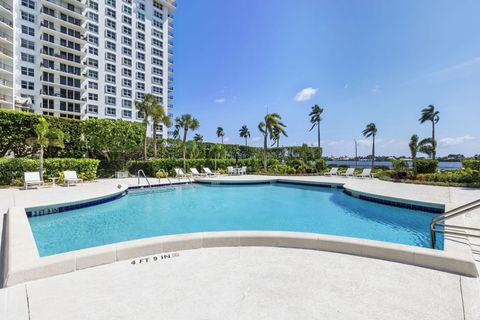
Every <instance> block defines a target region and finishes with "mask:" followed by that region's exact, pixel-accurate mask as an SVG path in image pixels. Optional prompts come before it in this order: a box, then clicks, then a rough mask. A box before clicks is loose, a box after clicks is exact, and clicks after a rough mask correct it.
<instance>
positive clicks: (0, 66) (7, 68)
mask: <svg viewBox="0 0 480 320" xmlns="http://www.w3.org/2000/svg"><path fill="white" fill-rule="evenodd" d="M0 69H2V70H5V71H8V72H13V67H12V66H10V65H8V64H5V63H1V62H0Z"/></svg>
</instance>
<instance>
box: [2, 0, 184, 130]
mask: <svg viewBox="0 0 480 320" xmlns="http://www.w3.org/2000/svg"><path fill="white" fill-rule="evenodd" d="M4 1H12V0H0V16H1V20H0V44H1V48H2V50H1V51H0V58H1V65H0V66H1V68H0V72H1V73H0V79H1V81H2V82H0V90H1V91H0V103H1V104H2V107H7V108H15V106H17V107H19V106H22V107H25V106H26V105H28V104H29V103H30V101H31V104H30V107H31V109H32V111H34V112H36V113H40V114H45V115H51V116H59V117H67V118H74V119H86V118H93V117H94V118H111V119H124V120H132V121H141V120H142V115H141V114H139V113H138V112H137V111H136V109H135V101H136V100H140V99H142V98H143V97H144V95H145V94H147V93H151V94H153V95H155V96H156V97H157V99H158V100H159V101H160V102H161V103H162V105H163V106H164V107H165V111H166V112H168V108H169V107H171V100H172V99H173V96H172V90H173V87H172V80H173V77H172V73H173V51H172V50H173V48H172V47H173V42H172V41H173V16H172V13H173V11H174V10H175V0H87V1H85V0H18V1H15V4H14V5H13V6H12V4H11V3H10V4H9V3H5V2H4ZM12 7H13V9H12ZM166 134H167V132H166V130H163V128H160V130H159V135H162V136H165V135H166Z"/></svg>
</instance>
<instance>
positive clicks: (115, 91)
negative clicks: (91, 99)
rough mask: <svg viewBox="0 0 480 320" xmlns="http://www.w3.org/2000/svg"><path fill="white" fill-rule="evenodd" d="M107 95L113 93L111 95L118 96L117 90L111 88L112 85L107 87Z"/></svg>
mask: <svg viewBox="0 0 480 320" xmlns="http://www.w3.org/2000/svg"><path fill="white" fill-rule="evenodd" d="M105 93H111V94H116V93H117V90H116V89H115V87H114V86H110V85H108V84H107V85H105Z"/></svg>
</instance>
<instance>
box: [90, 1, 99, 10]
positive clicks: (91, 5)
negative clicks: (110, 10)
mask: <svg viewBox="0 0 480 320" xmlns="http://www.w3.org/2000/svg"><path fill="white" fill-rule="evenodd" d="M88 7H89V8H91V9H93V10H95V11H98V2H96V1H93V0H89V1H88Z"/></svg>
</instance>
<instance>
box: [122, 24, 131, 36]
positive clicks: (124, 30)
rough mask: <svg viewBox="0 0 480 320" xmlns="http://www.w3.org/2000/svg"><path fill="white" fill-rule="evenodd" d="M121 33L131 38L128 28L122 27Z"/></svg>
mask: <svg viewBox="0 0 480 320" xmlns="http://www.w3.org/2000/svg"><path fill="white" fill-rule="evenodd" d="M122 31H123V33H124V34H126V35H127V36H131V35H132V28H130V27H127V26H123V27H122Z"/></svg>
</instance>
